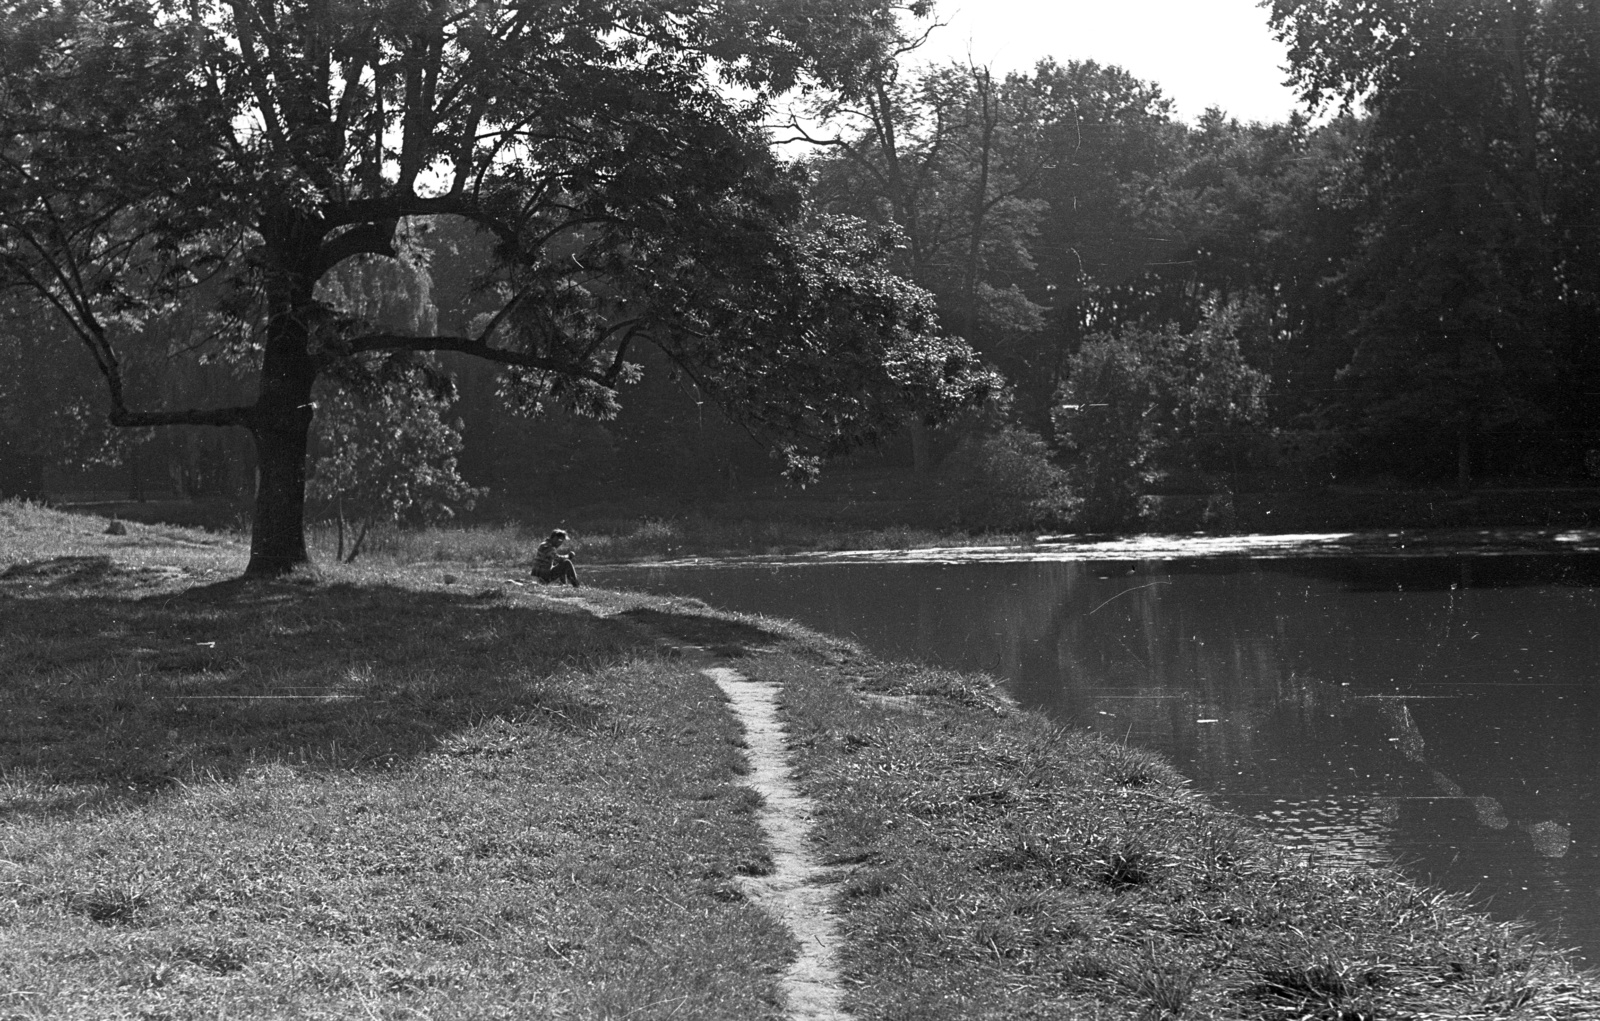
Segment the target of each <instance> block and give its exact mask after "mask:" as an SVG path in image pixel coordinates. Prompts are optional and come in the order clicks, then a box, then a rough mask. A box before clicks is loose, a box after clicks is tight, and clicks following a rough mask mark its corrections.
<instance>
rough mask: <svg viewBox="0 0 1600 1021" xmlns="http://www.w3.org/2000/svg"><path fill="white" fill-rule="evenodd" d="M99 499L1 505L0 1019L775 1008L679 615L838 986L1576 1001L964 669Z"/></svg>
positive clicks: (1513, 941) (477, 569) (860, 997)
mask: <svg viewBox="0 0 1600 1021" xmlns="http://www.w3.org/2000/svg"><path fill="white" fill-rule="evenodd" d="M103 530H104V522H103V521H100V520H97V519H93V518H74V517H68V516H66V515H60V514H55V513H53V512H49V511H43V510H40V509H38V508H34V507H30V506H26V505H18V504H0V676H4V677H5V679H6V684H5V685H4V687H3V688H0V711H3V712H4V723H5V725H4V730H3V739H0V884H3V886H0V1017H3V1016H11V1017H24V1018H33V1017H40V1018H44V1017H49V1018H75V1019H76V1018H83V1019H89V1018H94V1019H100V1018H119V1017H127V1018H135V1017H139V1018H154V1017H163V1018H172V1019H179V1018H184V1019H187V1018H195V1019H199V1018H216V1017H222V1016H226V1017H229V1018H295V1017H305V1018H312V1017H326V1018H347V1017H358V1016H370V1017H382V1018H421V1017H427V1018H458V1017H460V1018H466V1017H472V1018H486V1017H505V1018H526V1017H539V1016H551V1017H572V1018H616V1019H622V1018H630V1019H632V1018H661V1019H665V1018H721V1017H726V1018H763V1017H774V1018H775V1017H779V1016H781V1009H780V1007H779V1005H778V1002H777V1001H778V999H779V994H778V990H777V985H776V975H777V974H778V972H779V971H780V970H781V968H782V966H783V963H784V962H785V961H786V960H787V959H788V958H789V956H790V955H791V954H792V953H793V947H792V946H791V945H790V942H789V938H788V936H787V935H786V933H785V932H784V931H783V930H782V929H780V928H779V927H777V926H776V925H774V924H773V923H772V922H771V920H769V919H768V918H766V917H765V916H763V915H762V914H760V913H759V912H757V911H756V910H755V909H754V908H753V907H752V906H751V905H750V904H748V903H747V902H745V901H744V900H743V898H742V895H741V893H740V891H739V887H738V879H739V877H740V876H741V875H750V874H760V873H761V872H763V871H764V870H766V869H767V868H768V867H769V864H768V861H767V859H766V856H765V853H764V852H763V850H762V846H761V842H760V840H759V837H758V835H757V832H756V829H755V826H754V823H753V810H754V808H755V807H756V806H755V804H754V803H753V801H754V799H753V796H752V795H751V794H750V793H749V792H748V790H747V789H746V788H745V787H743V786H742V785H741V783H740V779H741V770H742V768H743V766H742V764H741V758H740V756H739V754H738V749H737V745H738V743H739V736H738V733H737V731H736V729H735V728H734V726H733V724H732V722H731V721H730V719H729V717H728V714H727V713H726V711H725V709H724V707H723V705H722V702H721V700H720V698H719V697H718V695H717V693H716V690H715V687H714V686H713V685H712V683H711V682H710V681H709V680H707V679H706V678H704V677H703V676H701V675H700V674H699V673H698V672H697V671H696V670H695V669H693V668H692V667H691V666H690V665H689V664H688V663H686V661H685V660H684V659H683V658H682V657H681V656H680V655H678V654H677V652H678V647H679V646H682V645H684V644H686V643H692V644H696V645H700V646H704V647H708V648H712V649H713V650H715V651H717V652H719V653H721V654H724V655H729V656H734V657H736V658H737V659H738V665H739V668H740V669H741V670H742V671H744V672H745V673H747V674H749V675H750V676H752V677H754V678H757V679H762V680H770V681H774V682H777V683H779V684H780V685H782V686H783V689H784V711H785V713H786V714H787V715H788V717H789V722H790V726H791V732H792V738H793V752H794V754H795V755H796V757H797V761H798V766H799V773H800V779H801V782H802V783H803V785H804V786H805V787H806V788H807V789H808V791H809V792H810V793H811V794H812V795H813V797H815V798H816V799H817V800H818V801H819V803H820V806H821V815H820V818H819V823H818V824H819V830H818V839H819V841H820V844H821V849H822V851H823V853H824V854H825V855H826V856H827V858H828V860H829V861H831V862H833V863H834V864H835V865H836V866H837V868H838V871H839V878H840V887H839V889H840V899H839V904H840V912H841V915H842V918H843V922H844V927H845V930H846V936H847V945H846V947H845V950H844V954H843V958H842V965H843V968H844V971H845V978H846V981H847V990H846V998H847V1005H848V1006H849V1007H850V1008H851V1009H852V1010H853V1011H854V1012H855V1014H856V1015H857V1016H859V1017H862V1018H885V1019H887V1018H905V1019H932V1021H941V1019H951V1021H954V1019H957V1018H963V1019H965V1018H997V1019H998V1018H1007V1019H1011V1018H1074V1019H1082V1018H1152V1019H1153V1018H1159V1017H1163V1016H1172V1017H1190V1018H1241V1019H1243V1018H1252V1019H1255V1018H1282V1019H1289V1018H1316V1019H1326V1021H1333V1019H1340V1021H1354V1019H1357V1018H1372V1019H1377V1018H1413V1017H1440V1018H1464V1017H1529V1018H1533V1017H1571V1018H1580V1017H1589V1018H1592V1017H1595V1016H1600V994H1597V993H1596V992H1595V990H1594V989H1593V988H1592V987H1591V986H1590V985H1589V984H1588V983H1587V981H1586V980H1584V979H1583V978H1581V977H1580V976H1575V975H1574V974H1572V973H1571V972H1570V971H1569V969H1568V968H1567V966H1566V964H1565V963H1564V962H1563V961H1562V960H1561V959H1559V958H1558V957H1556V956H1554V955H1552V954H1550V953H1548V952H1546V951H1545V950H1543V949H1542V948H1540V947H1539V946H1538V945H1536V944H1534V943H1532V942H1530V941H1528V940H1527V939H1526V938H1524V937H1523V936H1521V935H1519V934H1517V933H1515V932H1513V931H1511V930H1509V929H1508V928H1507V927H1505V926H1501V925H1497V924H1494V923H1491V922H1489V921H1487V920H1485V919H1483V918H1481V917H1478V916H1474V915H1471V914H1468V913H1465V912H1463V911H1461V910H1460V909H1459V907H1458V906H1457V905H1455V904H1453V903H1452V902H1451V901H1450V900H1449V899H1448V898H1444V897H1441V896H1439V895H1436V894H1432V893H1429V892H1426V891H1420V890H1417V889H1416V888H1414V887H1412V886H1410V885H1408V884H1407V883H1405V882H1404V881H1403V880H1402V879H1400V878H1399V877H1398V876H1396V875H1393V874H1390V873H1386V872H1382V871H1376V870H1365V869H1363V870H1330V869H1323V868H1320V867H1317V868H1311V867H1307V865H1306V864H1305V862H1303V861H1302V860H1300V859H1297V858H1295V857H1292V856H1290V855H1288V854H1286V853H1284V852H1283V851H1281V850H1279V849H1278V848H1276V847H1274V846H1273V845H1271V844H1269V843H1267V842H1265V841H1264V840H1263V838H1262V837H1261V836H1260V835H1259V834H1258V833H1257V832H1256V831H1254V830H1252V829H1251V828H1249V827H1248V826H1247V825H1245V824H1243V823H1242V822H1240V821H1239V820H1237V819H1234V818H1233V817H1231V816H1227V815H1225V814H1221V813H1219V812H1217V811H1216V810H1214V809H1213V808H1212V807H1210V806H1209V805H1208V804H1207V803H1206V802H1205V801H1204V800H1203V799H1202V798H1200V797H1199V796H1197V795H1196V794H1195V793H1193V792H1192V791H1190V790H1188V789H1187V788H1186V787H1185V786H1184V784H1183V783H1182V781H1181V779H1180V778H1178V777H1176V776H1175V775H1174V774H1173V773H1172V772H1171V771H1170V770H1169V769H1167V768H1166V767H1165V766H1163V765H1162V764H1161V763H1159V762H1157V761H1155V760H1154V759H1152V758H1150V757H1149V756H1146V755H1143V754H1141V753H1138V752H1136V751H1130V750H1129V749H1126V748H1122V747H1119V746H1115V745H1108V744H1105V743H1102V742H1098V741H1096V740H1093V739H1091V738H1088V737H1085V736H1083V735H1079V734H1076V733H1072V732H1065V731H1061V730H1059V729H1056V728H1053V727H1051V726H1050V725H1049V724H1048V723H1047V722H1046V721H1044V720H1042V719H1041V718H1039V717H1036V716H1033V715H1031V714H1026V713H1019V712H1015V711H1012V710H1011V709H1010V708H1009V707H1008V706H1007V705H1006V703H1004V702H1003V701H1002V700H1000V699H998V698H997V697H996V696H995V694H994V692H993V690H992V689H991V688H990V687H989V685H988V684H987V683H986V682H985V681H984V680H983V679H982V678H974V677H966V676H958V675H953V674H948V673H943V672H940V671H936V670H929V669H923V668H915V667H907V666H898V665H893V664H885V663H881V662H877V661H874V660H872V659H870V658H869V657H866V656H864V655H862V654H861V653H860V652H859V651H858V650H855V649H853V648H851V647H849V646H847V645H843V644H840V643H835V642H832V641H829V640H826V639H823V638H819V637H817V636H812V635H807V634H805V633H804V632H802V631H800V630H799V629H796V628H793V627H791V626H787V625H783V624H781V623H778V622H773V621H766V620H759V619H751V618H737V617H730V616H727V615H719V614H714V613H711V612H709V611H707V610H705V609H704V608H703V607H701V606H699V605H698V604H695V603H693V602H692V601H671V600H659V599H647V598H645V597H640V596H633V595H628V594H625V593H604V592H595V591H593V590H590V589H584V590H580V591H579V592H578V593H573V592H572V591H571V590H556V589H548V588H537V587H529V586H522V585H519V584H517V583H516V580H515V578H516V573H515V572H510V571H507V570H505V569H503V568H502V567H496V566H490V561H491V559H492V558H487V557H486V558H484V560H483V562H482V564H480V565H478V566H474V565H471V564H467V565H463V564H459V563H452V564H448V565H443V564H434V563H430V562H427V560H426V558H424V562H423V563H421V564H418V565H412V566H399V565H398V564H397V562H396V561H392V560H391V561H386V560H384V559H383V558H374V560H373V561H371V562H370V563H365V562H364V561H358V562H357V564H356V565H355V566H354V567H350V568H344V567H325V569H324V572H323V576H322V577H321V578H320V579H317V580H304V581H297V582H283V583H273V584H250V585H244V584H241V583H239V582H237V581H235V580H233V576H234V575H236V574H237V572H238V571H239V570H240V569H242V566H243V561H244V556H245V549H244V546H243V545H241V544H240V543H238V542H236V541H234V540H230V539H228V538H225V537H218V536H212V535H206V534H204V533H191V532H182V531H178V530H174V529H158V528H152V527H146V526H142V525H131V526H129V533H128V534H127V535H124V536H109V535H104V534H102V532H103ZM455 559H465V558H455ZM577 599H581V600H583V602H582V603H581V604H580V603H578V602H576V601H575V600H577Z"/></svg>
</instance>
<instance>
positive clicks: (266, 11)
mask: <svg viewBox="0 0 1600 1021" xmlns="http://www.w3.org/2000/svg"><path fill="white" fill-rule="evenodd" d="M913 13H915V12H913ZM896 17H897V14H896V11H895V9H894V8H893V7H892V6H891V5H889V4H888V3H884V2H879V0H698V2H696V0H689V2H680V3H671V4H663V3H660V2H657V0H545V2H471V3H468V2H465V0H439V2H431V3H416V4H413V3H387V2H381V0H220V2H210V3H208V2H204V0H202V2H185V3H177V2H166V0H70V2H62V3H43V2H37V0H6V2H4V3H0V285H13V286H16V287H20V288H22V289H23V290H25V291H26V292H27V293H29V294H30V295H31V297H32V299H33V300H35V301H37V302H41V303H43V304H45V305H47V306H49V307H52V308H53V309H54V310H55V311H56V312H57V313H58V314H59V315H60V316H61V317H62V320H63V321H64V322H66V323H67V324H69V326H70V328H71V331H72V332H73V334H75V336H76V338H77V340H78V341H80V342H81V343H82V344H83V345H84V346H85V347H86V348H87V349H88V351H89V352H90V353H91V354H92V355H93V358H94V361H95V364H96V366H97V367H98V369H99V372H100V373H101V375H102V376H103V378H104V381H105V383H106V387H107V393H108V396H109V400H110V405H111V420H112V421H113V422H114V423H116V424H118V425H123V426H159V425H169V424H190V425H237V426H243V427H245V428H247V429H249V430H250V432H251V434H252V436H253V437H254V439H255V443H256V448H257V463H258V485H257V500H256V512H255V527H254V534H253V541H252V553H251V563H250V568H249V571H250V572H251V573H276V572H281V571H284V570H288V569H291V568H293V567H294V566H295V565H296V564H299V563H302V562H304V561H305V559H306V553H305V545H304V538H303V503H304V495H305V492H304V491H305V472H306V451H307V447H306V442H307V436H308V433H309V429H310V424H311V420H312V416H313V413H314V390H313V388H314V385H315V384H316V382H317V380H318V379H319V378H322V377H325V376H327V375H329V374H330V373H331V372H334V371H335V370H337V371H339V372H344V373H351V372H360V371H362V367H364V366H379V365H382V364H384V363H385V360H386V359H392V358H399V359H402V360H404V359H407V358H410V356H411V355H413V354H414V353H416V352H426V351H454V352H461V353H465V354H469V355H473V356H476V357H478V358H481V359H484V360H487V361H489V362H492V363H495V364H498V365H500V366H502V367H504V369H505V372H506V379H505V383H504V387H503V389H504V391H505V393H506V394H507V396H508V398H509V400H510V401H511V402H512V403H514V404H516V405H518V406H520V407H523V408H537V407H539V406H541V405H543V404H546V403H549V402H558V403H560V404H562V405H564V406H566V407H568V408H572V409H575V410H578V411H581V412H584V413H587V414H592V415H599V416H605V415H608V414H610V413H612V412H613V411H614V410H615V408H616V407H617V402H618V400H619V397H618V391H619V388H620V387H622V386H623V385H624V384H626V383H627V382H628V381H629V380H630V379H632V378H634V377H635V376H636V374H637V372H638V369H637V360H636V359H635V358H634V357H632V355H633V353H634V352H636V351H637V350H638V348H639V347H640V346H641V345H651V346H653V347H654V348H656V349H657V350H659V351H660V352H662V353H663V355H664V356H665V358H666V360H667V361H668V363H669V364H670V365H672V366H673V367H674V369H675V371H678V372H681V373H683V374H684V375H685V376H687V377H689V378H691V379H693V380H694V381H695V383H696V384H697V385H698V386H699V387H700V388H701V390H702V391H703V392H704V393H706V394H707V395H708V396H710V397H711V398H712V399H714V400H717V401H718V402H719V403H721V404H722V405H723V407H724V408H725V409H726V410H727V411H728V412H729V414H730V415H731V416H732V417H734V418H735V419H736V420H738V421H740V422H742V423H744V424H745V425H747V426H748V427H749V428H750V429H751V430H753V431H755V432H757V433H758V434H760V435H762V436H765V437H767V438H768V440H769V441H770V442H771V443H772V444H773V445H774V447H775V448H776V449H777V450H778V451H780V452H781V453H782V454H783V455H784V456H785V458H786V462H787V465H788V468H789V469H790V470H791V471H793V472H796V473H801V474H803V473H806V472H810V471H813V470H814V469H815V465H816V461H817V459H818V458H819V457H822V456H826V455H829V454H833V453H837V452H840V451H842V450H845V449H848V448H850V447H851V446H853V445H856V444H860V443H863V442H868V441H871V440H872V439H874V438H876V437H877V436H879V435H881V434H882V433H883V432H884V431H885V430H887V429H891V428H895V427H897V426H898V425H899V423H901V422H902V421H904V419H905V418H906V417H907V416H908V415H916V416H924V417H928V418H931V419H935V420H937V419H938V418H939V417H941V416H943V415H946V414H949V413H951V412H953V411H954V410H957V409H959V408H961V407H963V406H969V405H972V404H975V403H979V402H981V401H982V400H984V399H985V398H986V397H988V396H989V395H990V394H991V393H992V391H993V389H994V387H995V385H996V381H995V378H994V377H993V376H992V375H991V374H990V373H988V372H987V371H986V370H985V369H983V368H982V367H981V365H980V364H979V363H978V362H977V360H976V358H975V356H974V355H973V354H972V352H971V351H970V349H969V348H967V346H966V345H965V344H964V343H962V342H961V341H959V340H957V339H954V338H951V337H949V336H947V335H945V334H944V333H943V332H942V331H941V330H940V328H939V325H938V322H937V319H936V316H935V314H934V307H933V304H932V301H931V299H930V298H929V297H928V296H927V295H926V294H925V293H924V292H922V291H921V290H919V289H918V288H917V287H915V286H914V285H912V284H909V283H907V282H905V281H903V280H900V279H898V278H896V277H894V276H892V275H891V274H890V273H889V272H888V271H887V269H886V264H887V261H888V259H889V257H890V255H891V253H892V252H893V250H894V246H895V244H896V237H895V235H894V234H893V232H890V231H885V230H882V229H879V228H875V227H869V226H867V225H866V224H863V223H862V222H860V221H858V220H851V219H848V218H839V217H831V218H830V217H821V216H816V215H813V214H812V212H811V211H810V209H809V208H808V207H807V205H806V203H805V202H804V200H803V196H802V194H801V190H800V183H801V181H800V178H799V176H798V175H797V174H796V173H795V172H794V171H793V170H792V169H790V168H788V167H786V166H784V165H783V164H781V163H780V162H778V161H777V160H776V159H775V158H774V157H773V154H772V152H771V149H770V146H769V144H768V141H767V139H766V138H765V136H764V135H763V134H762V132H761V131H760V130H759V125H760V123H761V120H762V118H763V116H764V114H765V112H766V111H767V109H768V107H769V104H770V102H771V101H772V99H773V98H774V97H775V96H777V95H779V94H781V93H783V92H785V91H788V90H791V89H794V88H806V89H811V90H843V91H849V90H851V89H854V88H858V87H859V86H860V82H859V81H858V80H857V76H858V74H859V69H860V68H862V67H865V66H869V65H870V64H871V63H872V57H873V55H874V54H877V53H880V52H881V51H882V50H883V48H884V47H885V46H886V45H888V44H889V43H890V42H891V41H892V40H893V39H894V38H896V33H897V31H898V28H897V21H896ZM422 217H459V218H461V219H463V220H465V221H467V222H469V223H471V224H472V225H473V226H474V228H476V229H477V230H479V231H481V232H483V233H485V234H486V235H487V236H489V237H491V238H492V239H493V244H492V246H491V247H492V251H493V260H492V265H491V266H490V267H488V268H487V269H486V270H485V272H484V273H482V274H481V275H480V278H479V279H477V280H476V281H475V286H476V288H477V290H478V292H479V293H480V294H483V295H485V296H489V297H491V298H492V299H493V308H494V310H493V312H492V314H490V315H487V316H485V317H482V319H481V321H480V322H479V323H478V324H477V325H478V328H477V329H475V330H472V331H468V332H454V333H441V332H419V331H417V330H414V329H396V328H392V327H391V326H390V324H387V323H385V322H383V321H381V320H374V319H372V318H371V317H369V316H366V315H364V314H363V309H362V308H361V307H359V303H350V302H341V301H340V300H338V294H339V293H340V291H339V289H338V288H328V287H326V286H324V282H325V281H326V280H327V279H328V278H329V276H330V274H332V273H333V272H334V271H335V270H336V269H338V268H339V267H341V266H342V265H345V264H347V263H349V262H350V261H352V260H358V261H359V260H374V259H376V260H395V259H400V258H402V257H403V255H404V248H405V244H406V230H405V225H406V224H408V223H411V222H414V221H415V220H416V219H417V218H422ZM179 320H181V321H182V323H183V324H184V325H185V329H186V331H187V333H186V335H185V337H184V338H183V345H184V346H186V347H188V348H190V349H193V350H194V351H197V352H200V353H203V354H205V355H206V356H207V357H211V358H219V359H233V360H235V361H236V362H238V363H240V364H242V365H244V366H246V367H247V368H248V370H249V372H250V373H251V374H252V375H253V376H254V378H255V380H256V383H257V387H258V394H257V397H256V400H255V401H254V403H250V404H242V405H235V406H226V407H179V408H171V407H149V406H147V404H146V403H145V398H146V395H145V394H142V393H139V392H134V391H133V390H132V389H131V388H130V386H129V382H128V380H127V379H126V378H125V373H124V371H123V370H124V366H125V364H126V363H127V360H128V350H129V348H130V346H132V345H137V344H138V343H141V342H150V341H151V339H152V337H154V338H156V340H158V341H160V342H165V343H168V345H169V346H171V345H170V342H171V340H172V338H171V337H170V336H166V337H164V336H162V334H163V331H164V330H166V329H169V328H171V327H172V324H174V323H176V322H178V321H179ZM374 356H377V357H376V358H374ZM372 371H378V370H377V369H376V368H374V369H372Z"/></svg>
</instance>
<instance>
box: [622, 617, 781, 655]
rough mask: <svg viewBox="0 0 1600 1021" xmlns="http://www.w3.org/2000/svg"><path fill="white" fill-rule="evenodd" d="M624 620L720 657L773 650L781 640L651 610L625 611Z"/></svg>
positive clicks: (752, 629)
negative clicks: (757, 650)
mask: <svg viewBox="0 0 1600 1021" xmlns="http://www.w3.org/2000/svg"><path fill="white" fill-rule="evenodd" d="M619 616H620V617H622V618H624V619H626V620H629V621H631V622H633V623H634V624H636V625H638V626H639V627H642V628H644V629H645V630H646V631H649V632H650V633H651V634H654V635H656V636H659V637H660V638H663V639H666V640H668V641H678V642H687V643H689V644H691V645H699V646H703V647H704V648H705V649H706V650H707V651H709V652H711V653H712V654H714V655H717V656H744V655H748V654H749V653H750V652H751V651H753V650H755V649H763V648H769V647H771V646H772V645H773V644H775V643H776V642H778V641H780V640H781V636H780V635H777V634H774V633H773V632H771V631H768V630H766V629H764V628H759V627H756V626H755V625H754V624H746V623H744V622H743V621H737V620H726V619H724V618H721V617H711V616H705V615H703V614H696V613H668V612H666V611H663V610H656V609H652V608H650V607H637V608H635V609H632V610H625V611H623V612H622V613H621V614H619Z"/></svg>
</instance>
